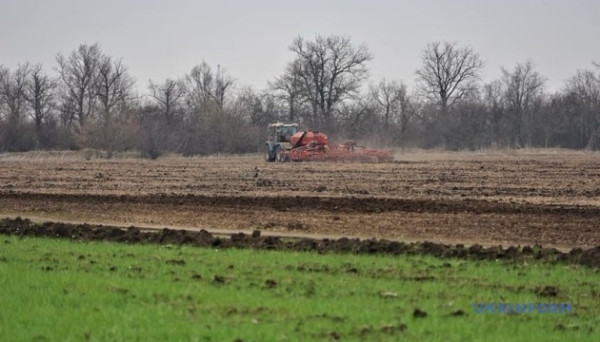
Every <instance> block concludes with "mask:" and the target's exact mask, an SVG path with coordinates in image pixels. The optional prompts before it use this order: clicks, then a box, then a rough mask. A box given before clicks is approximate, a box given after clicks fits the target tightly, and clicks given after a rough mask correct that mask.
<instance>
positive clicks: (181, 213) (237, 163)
mask: <svg viewBox="0 0 600 342" xmlns="http://www.w3.org/2000/svg"><path fill="white" fill-rule="evenodd" d="M599 166H600V155H598V154H595V153H578V152H560V151H559V152H556V151H537V152H536V153H527V152H519V153H517V152H511V153H498V152H496V153H487V154H482V153H477V154H475V153H461V154H450V153H444V154H406V155H398V156H396V161H395V162H393V163H385V164H359V163H347V164H344V163H342V164H337V163H285V164H279V163H265V162H264V161H262V159H261V157H260V156H244V157H219V158H188V159H184V158H165V159H162V160H159V161H145V160H134V159H128V160H112V161H111V160H108V161H107V160H92V161H83V160H81V161H77V160H57V159H50V160H15V159H10V158H9V159H0V214H2V216H8V215H11V216H16V215H21V216H23V217H33V216H37V217H43V218H45V219H49V220H50V219H52V220H67V221H79V222H99V223H105V224H126V225H159V226H160V225H163V226H177V227H186V228H191V229H201V228H205V229H207V230H210V229H228V230H233V231H237V230H246V231H247V230H254V229H260V230H263V231H271V232H288V233H289V232H297V233H302V234H321V235H323V234H326V235H334V236H348V237H361V238H386V239H394V240H405V241H414V240H430V241H433V242H444V243H465V244H473V243H480V244H487V245H491V244H503V245H513V244H521V245H534V244H541V245H544V246H552V247H557V248H563V249H564V248H572V247H584V248H587V247H595V246H600V229H598V226H599V224H598V222H600V197H599V196H600V177H598V176H600V168H599Z"/></svg>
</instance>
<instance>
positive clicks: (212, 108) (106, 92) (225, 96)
mask: <svg viewBox="0 0 600 342" xmlns="http://www.w3.org/2000/svg"><path fill="white" fill-rule="evenodd" d="M288 48H289V50H290V51H291V52H292V53H293V56H294V58H293V59H292V60H291V61H290V62H289V63H288V64H287V65H286V67H285V69H284V70H283V71H282V73H281V75H280V76H278V77H276V78H274V79H272V80H270V81H269V82H267V84H266V86H265V87H264V89H260V90H257V89H253V88H250V87H247V86H245V85H243V84H241V83H240V82H239V81H238V80H237V79H235V78H234V77H233V76H232V75H230V74H229V73H228V72H227V71H226V70H225V69H224V68H221V66H217V67H216V68H215V67H214V66H211V65H209V64H208V63H206V62H204V61H203V62H201V63H200V64H198V65H196V66H194V67H192V68H191V69H190V71H189V73H187V74H185V75H181V76H179V77H177V78H168V79H166V80H161V81H150V82H149V84H148V86H147V90H146V92H145V93H143V94H139V93H138V92H137V91H136V87H135V80H134V79H133V78H132V76H131V75H130V73H129V71H128V69H127V67H126V65H124V63H123V61H122V59H119V58H114V57H112V56H110V55H108V54H106V53H105V52H104V51H102V48H101V46H100V45H99V44H97V43H96V44H93V45H88V44H82V45H80V46H79V47H77V48H76V49H75V50H73V51H72V52H71V53H70V54H68V55H63V54H58V55H57V56H56V64H55V65H54V66H53V67H52V68H51V69H45V68H44V66H42V65H40V64H31V63H24V64H21V65H19V66H18V67H17V68H16V69H15V70H10V69H9V68H6V67H3V66H1V65H0V152H10V151H29V150H49V149H62V150H64V149H70V150H77V149H83V148H93V149H101V150H104V151H107V155H108V156H109V157H110V156H111V155H112V154H113V153H115V152H123V151H129V150H135V151H140V152H141V153H142V154H143V155H144V156H146V157H149V158H153V159H155V158H157V157H159V156H160V155H162V154H164V153H166V152H174V153H181V154H183V155H185V156H194V155H209V154H215V153H248V152H257V151H261V150H262V148H263V145H264V139H265V136H266V133H265V132H266V126H267V125H268V124H269V123H272V122H277V121H283V122H298V123H300V124H301V126H302V127H303V128H306V129H314V130H322V131H325V132H327V134H328V135H330V136H331V137H332V138H333V139H336V138H339V139H353V140H357V141H364V142H367V143H369V144H371V145H376V146H385V147H421V148H444V149H450V150H461V149H470V150H474V149H481V148H489V147H497V148H524V147H561V148H572V149H590V150H597V149H599V148H600V65H598V64H592V65H590V67H589V68H588V69H584V70H579V71H577V72H576V73H575V74H574V75H573V76H572V77H570V78H569V79H568V80H566V81H565V84H564V85H563V87H562V88H561V89H560V90H558V91H556V92H554V93H549V92H547V91H546V88H545V85H546V81H547V79H546V78H545V77H544V76H543V75H541V74H540V73H539V72H538V71H536V69H535V66H534V64H533V63H532V62H531V61H523V62H520V63H517V64H516V65H514V66H512V67H508V68H502V69H501V71H502V76H501V77H500V78H499V79H497V80H492V81H491V82H485V81H484V80H482V79H481V73H482V71H483V69H484V67H485V63H484V60H483V59H482V58H481V57H480V56H479V54H477V53H476V52H475V51H474V50H473V49H471V48H469V47H463V46H460V45H459V44H458V43H455V42H433V43H429V44H427V45H426V46H425V47H424V49H423V51H422V53H421V62H422V64H421V65H420V66H419V68H417V69H416V71H415V77H416V82H415V83H414V85H413V86H411V87H410V88H409V86H407V84H406V82H405V81H403V80H401V79H391V80H388V79H381V80H376V81H375V82H373V80H371V79H370V77H369V63H370V62H371V61H372V60H373V55H372V53H371V52H370V51H369V49H368V47H367V46H366V45H364V44H363V45H356V44H354V43H353V42H352V40H351V38H350V37H347V36H336V35H332V36H319V35H318V36H316V37H315V38H314V39H306V38H304V37H297V38H296V39H294V40H293V42H292V43H291V44H290V45H289V47H288Z"/></svg>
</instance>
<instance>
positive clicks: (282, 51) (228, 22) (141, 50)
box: [0, 0, 600, 91]
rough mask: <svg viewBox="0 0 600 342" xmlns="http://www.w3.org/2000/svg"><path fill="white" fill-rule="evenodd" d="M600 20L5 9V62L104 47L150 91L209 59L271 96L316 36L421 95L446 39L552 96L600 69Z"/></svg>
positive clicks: (394, 5) (569, 10) (318, 2)
mask: <svg viewBox="0 0 600 342" xmlns="http://www.w3.org/2000/svg"><path fill="white" fill-rule="evenodd" d="M599 14H600V1H599V0H571V1H569V0H545V1H543V0H489V1H486V0H479V1H476V0H420V1H419V0H413V1H400V0H370V1H366V0H360V1H359V0H345V1H342V0H302V1H296V0H294V1H284V0H254V1H241V0H220V1H203V0H195V1H194V0H170V1H164V0H163V1H158V0H100V1H97V0H0V32H2V33H1V34H0V65H4V66H8V67H10V68H15V67H16V66H17V65H18V64H19V63H21V62H26V61H29V62H32V63H43V64H44V66H45V67H46V69H51V68H53V67H55V65H56V64H55V57H56V54H57V53H59V52H60V53H63V54H68V53H70V52H71V51H72V50H74V49H75V48H76V47H77V46H78V45H79V44H82V43H89V44H92V43H95V42H99V43H100V44H101V45H102V48H103V51H104V52H105V53H107V54H109V55H111V56H114V57H122V58H123V61H124V63H125V64H126V65H127V66H128V68H129V70H130V72H131V74H132V76H133V77H134V78H135V79H136V80H137V82H138V87H139V88H140V89H142V90H143V91H145V89H146V86H147V84H148V81H149V79H152V80H155V81H163V80H164V79H166V78H168V77H171V78H176V77H178V76H181V75H183V74H184V73H187V72H189V70H190V69H191V68H192V67H193V66H194V65H196V64H198V63H200V62H201V61H202V60H206V62H208V63H209V64H210V65H211V66H213V67H216V65H217V64H221V66H222V67H225V68H226V69H227V70H228V71H229V73H230V74H231V75H232V76H233V77H235V78H236V79H237V80H238V84H247V85H250V86H252V87H254V88H256V89H262V88H264V87H265V85H266V82H267V81H268V80H272V79H273V78H274V77H276V76H278V75H279V74H281V73H282V71H283V68H284V66H285V64H286V63H287V62H288V61H290V60H291V59H292V58H293V55H292V54H291V53H290V52H288V50H287V47H288V46H289V44H290V43H291V42H292V40H293V39H294V37H296V36H298V35H301V36H304V37H306V38H313V37H314V36H315V34H317V33H319V34H323V35H329V34H338V35H349V36H350V37H352V40H353V42H354V43H356V44H357V45H358V44H360V43H365V44H367V45H368V47H369V48H370V50H371V52H372V53H373V54H374V57H375V58H374V60H373V61H372V62H371V63H370V69H371V75H372V77H371V81H372V82H376V81H378V80H379V79H381V78H382V77H385V78H387V79H402V80H404V81H405V82H406V83H407V84H408V85H409V86H412V85H413V84H414V79H415V74H414V72H415V70H416V69H417V68H418V67H419V66H420V59H419V57H420V54H421V51H422V50H423V48H424V47H425V46H426V45H427V43H429V42H432V41H436V40H448V41H457V42H458V43H459V44H460V45H463V46H469V47H471V48H473V49H474V50H475V51H476V52H477V53H479V54H480V55H481V57H482V58H483V59H484V60H485V61H486V68H485V72H484V75H483V77H484V79H485V80H486V81H490V80H492V79H494V78H497V77H499V76H500V67H501V66H505V67H509V68H510V67H512V66H514V64H515V63H517V62H524V61H525V60H527V59H528V58H530V59H531V60H532V61H533V62H534V64H535V65H536V67H537V70H538V71H539V72H540V73H541V74H542V75H544V76H546V77H547V78H548V83H547V85H548V90H549V91H554V90H556V89H558V88H560V87H561V86H562V83H563V81H564V80H565V79H566V78H568V77H569V76H571V75H573V74H574V73H575V71H576V70H577V69H583V68H591V62H592V61H594V60H596V61H600V44H599V42H600V39H599V33H600V15H599Z"/></svg>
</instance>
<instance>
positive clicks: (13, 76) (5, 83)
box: [0, 63, 31, 151]
mask: <svg viewBox="0 0 600 342" xmlns="http://www.w3.org/2000/svg"><path fill="white" fill-rule="evenodd" d="M30 68H31V67H30V65H29V63H26V64H21V65H19V67H18V68H17V70H15V71H14V72H11V71H10V70H9V69H5V68H0V81H1V82H0V113H1V112H2V111H4V112H5V113H4V116H5V117H6V129H5V132H4V133H3V134H2V136H0V138H1V140H2V141H0V143H1V144H2V145H3V146H0V148H5V149H8V150H13V151H18V150H27V149H28V148H29V147H28V146H27V145H29V141H30V140H31V139H29V138H30V136H29V135H27V134H26V133H25V130H26V127H25V125H24V124H25V118H26V111H27V101H26V90H27V84H28V82H29V73H30ZM1 107H3V108H4V110H2V108H1Z"/></svg>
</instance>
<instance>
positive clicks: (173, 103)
mask: <svg viewBox="0 0 600 342" xmlns="http://www.w3.org/2000/svg"><path fill="white" fill-rule="evenodd" d="M148 88H149V89H150V97H152V98H153V99H154V100H155V101H156V103H157V104H158V106H159V108H160V111H161V114H162V116H163V119H164V121H165V122H166V123H167V124H168V125H171V124H175V123H176V121H177V119H178V117H177V116H178V114H180V110H181V100H182V99H183V97H184V95H185V94H186V90H185V87H184V85H183V82H182V81H181V80H173V79H170V78H169V79H167V80H165V82H164V83H154V82H152V81H150V85H149V86H148Z"/></svg>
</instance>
